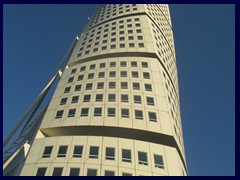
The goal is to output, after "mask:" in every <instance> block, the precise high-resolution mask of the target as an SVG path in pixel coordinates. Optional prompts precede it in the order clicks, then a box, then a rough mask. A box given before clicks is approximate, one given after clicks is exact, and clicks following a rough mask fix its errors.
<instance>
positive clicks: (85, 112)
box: [81, 108, 88, 116]
mask: <svg viewBox="0 0 240 180" xmlns="http://www.w3.org/2000/svg"><path fill="white" fill-rule="evenodd" d="M81 116H88V108H82V112H81Z"/></svg>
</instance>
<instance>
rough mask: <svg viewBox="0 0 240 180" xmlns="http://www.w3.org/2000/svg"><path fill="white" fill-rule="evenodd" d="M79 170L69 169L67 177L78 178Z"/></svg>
mask: <svg viewBox="0 0 240 180" xmlns="http://www.w3.org/2000/svg"><path fill="white" fill-rule="evenodd" d="M79 172H80V169H79V168H71V169H70V173H69V176H79Z"/></svg>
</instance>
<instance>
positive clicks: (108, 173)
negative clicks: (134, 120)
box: [105, 171, 115, 176]
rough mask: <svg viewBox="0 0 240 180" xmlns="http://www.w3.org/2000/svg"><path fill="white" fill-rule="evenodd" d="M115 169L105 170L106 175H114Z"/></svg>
mask: <svg viewBox="0 0 240 180" xmlns="http://www.w3.org/2000/svg"><path fill="white" fill-rule="evenodd" d="M114 174H115V172H114V171H105V176H114Z"/></svg>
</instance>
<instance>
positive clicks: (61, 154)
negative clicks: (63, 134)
mask: <svg viewBox="0 0 240 180" xmlns="http://www.w3.org/2000/svg"><path fill="white" fill-rule="evenodd" d="M67 149H68V147H67V146H60V147H59V149H58V155H57V157H66V154H67Z"/></svg>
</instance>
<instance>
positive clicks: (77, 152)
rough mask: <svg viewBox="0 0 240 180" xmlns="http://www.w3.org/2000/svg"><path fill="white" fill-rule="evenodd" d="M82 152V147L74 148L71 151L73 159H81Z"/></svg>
mask: <svg viewBox="0 0 240 180" xmlns="http://www.w3.org/2000/svg"><path fill="white" fill-rule="evenodd" d="M82 152H83V146H74V150H73V157H74V158H81V157H82Z"/></svg>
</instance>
